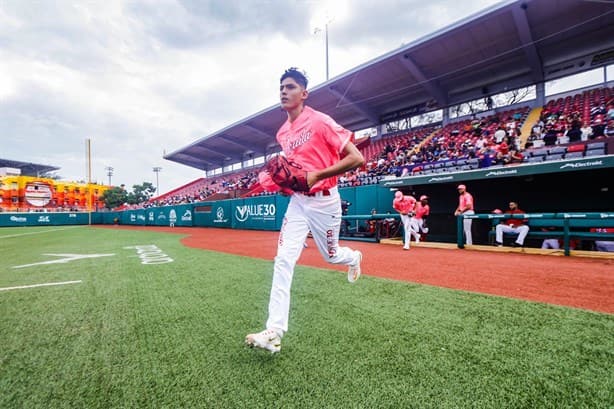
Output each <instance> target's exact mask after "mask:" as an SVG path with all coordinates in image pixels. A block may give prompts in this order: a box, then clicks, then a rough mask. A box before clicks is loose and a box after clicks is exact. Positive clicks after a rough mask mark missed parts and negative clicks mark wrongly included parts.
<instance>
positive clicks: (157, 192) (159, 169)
mask: <svg viewBox="0 0 614 409" xmlns="http://www.w3.org/2000/svg"><path fill="white" fill-rule="evenodd" d="M161 170H162V168H161V167H160V166H155V167H154V168H153V171H154V172H155V173H156V196H158V195H160V181H159V179H158V175H159V174H160V171H161Z"/></svg>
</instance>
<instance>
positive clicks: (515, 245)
mask: <svg viewBox="0 0 614 409" xmlns="http://www.w3.org/2000/svg"><path fill="white" fill-rule="evenodd" d="M512 246H514V247H522V244H518V243H516V242H514V244H512Z"/></svg>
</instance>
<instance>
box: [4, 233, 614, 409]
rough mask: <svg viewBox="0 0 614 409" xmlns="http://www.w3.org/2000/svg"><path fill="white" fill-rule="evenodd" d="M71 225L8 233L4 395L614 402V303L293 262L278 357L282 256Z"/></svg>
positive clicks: (252, 401) (268, 401)
mask: <svg viewBox="0 0 614 409" xmlns="http://www.w3.org/2000/svg"><path fill="white" fill-rule="evenodd" d="M60 229H61V228H47V229H44V228H3V229H0V255H1V257H0V288H2V291H0V346H1V347H0V391H1V393H0V408H557V409H558V408H609V407H610V408H611V407H614V317H613V316H612V315H607V314H598V313H591V312H586V311H580V310H574V309H569V308H563V307H556V306H549V305H543V304H536V303H529V302H524V301H518V300H511V299H505V298H499V297H492V296H485V295H478V294H470V293H466V292H462V291H452V290H446V289H440V288H434V287H428V286H423V285H416V284H411V283H402V282H394V281H389V280H384V279H379V278H373V277H368V276H363V278H361V280H360V281H359V282H358V283H357V284H356V285H350V284H348V283H347V281H346V277H345V275H344V274H342V273H340V272H338V271H332V270H321V269H315V268H306V267H297V269H296V274H295V278H294V283H293V294H292V297H293V298H292V307H291V308H292V309H291V321H290V330H289V332H288V333H287V335H286V336H285V337H284V339H283V343H282V350H281V353H280V354H277V355H271V354H269V353H266V352H263V351H256V350H251V349H249V348H246V347H245V346H244V344H243V341H244V337H245V334H247V333H248V332H253V331H259V330H261V329H262V327H263V323H264V321H265V319H266V311H267V302H268V295H269V289H270V285H271V270H272V261H271V260H259V259H252V258H246V257H237V256H231V255H225V254H219V253H214V252H210V251H205V250H197V249H190V248H185V247H183V246H182V245H181V244H180V242H179V239H180V236H178V235H172V234H163V233H154V232H147V231H129V230H113V229H99V228H89V227H77V228H68V229H66V228H65V229H61V230H60ZM147 245H155V246H157V248H158V249H160V252H161V253H163V254H165V255H167V256H168V257H170V258H172V259H173V261H172V262H169V263H164V264H141V261H142V260H141V259H140V258H139V257H137V250H136V249H134V248H126V247H130V246H147ZM374 248H376V247H374ZM45 254H81V255H84V254H98V255H100V254H113V255H111V256H103V257H97V258H87V259H77V260H74V261H70V262H66V263H54V264H35V265H31V266H26V267H21V268H14V267H15V266H24V265H30V264H34V263H40V262H45V261H52V260H58V259H61V258H62V256H50V255H45ZM63 257H64V258H66V257H67V256H63ZM365 257H368V254H366V255H365ZM433 262H437V261H436V260H434V261H433ZM70 281H80V282H75V283H72V284H65V285H57V286H45V287H33V288H19V289H11V290H8V289H7V288H10V287H18V286H27V285H34V284H43V283H57V282H70Z"/></svg>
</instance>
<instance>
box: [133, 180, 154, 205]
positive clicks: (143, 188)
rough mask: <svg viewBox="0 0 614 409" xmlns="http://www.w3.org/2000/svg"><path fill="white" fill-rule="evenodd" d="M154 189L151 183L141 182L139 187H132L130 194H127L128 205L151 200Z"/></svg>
mask: <svg viewBox="0 0 614 409" xmlns="http://www.w3.org/2000/svg"><path fill="white" fill-rule="evenodd" d="M155 191H156V188H155V187H154V185H153V184H152V183H151V182H143V184H141V185H133V186H132V192H130V193H128V199H127V201H128V203H130V204H138V203H143V202H146V201H148V200H149V199H151V197H152V196H153V194H154V193H155Z"/></svg>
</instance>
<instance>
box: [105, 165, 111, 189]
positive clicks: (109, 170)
mask: <svg viewBox="0 0 614 409" xmlns="http://www.w3.org/2000/svg"><path fill="white" fill-rule="evenodd" d="M104 170H106V171H107V176H108V177H109V186H111V176H113V168H112V167H111V166H107V167H105V168H104Z"/></svg>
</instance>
